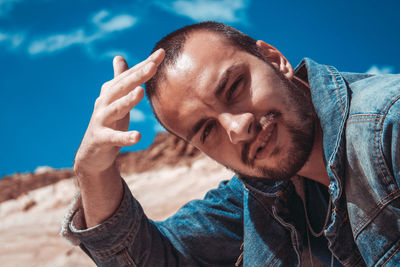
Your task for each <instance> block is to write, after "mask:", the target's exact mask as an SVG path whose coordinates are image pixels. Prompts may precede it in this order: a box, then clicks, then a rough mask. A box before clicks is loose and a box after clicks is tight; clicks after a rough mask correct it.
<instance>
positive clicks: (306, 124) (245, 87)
mask: <svg viewBox="0 0 400 267" xmlns="http://www.w3.org/2000/svg"><path fill="white" fill-rule="evenodd" d="M158 48H164V50H166V57H165V59H164V62H163V63H162V65H161V66H160V67H159V70H158V71H157V74H156V75H155V76H154V77H153V79H152V80H150V81H149V82H148V83H147V84H146V91H147V95H148V98H149V99H150V101H151V104H152V107H153V110H154V112H155V114H156V116H157V118H158V119H159V121H160V122H161V123H162V124H163V125H164V126H165V128H166V129H167V130H169V131H170V132H172V133H173V134H175V135H177V136H179V137H181V138H183V139H185V140H187V141H189V142H190V143H191V144H193V145H195V146H196V147H197V148H199V149H200V150H202V151H203V152H205V153H206V154H208V155H209V156H210V157H212V158H213V159H215V160H217V161H218V162H220V163H222V164H223V165H225V166H227V167H229V168H231V169H233V170H235V171H236V172H239V173H241V174H243V175H246V176H252V177H268V178H273V179H285V178H289V177H290V176H292V175H294V174H295V173H296V172H297V171H299V170H300V168H301V167H302V166H303V165H304V163H305V162H306V160H307V157H308V155H309V153H310V151H311V148H312V144H313V133H314V117H313V111H312V106H311V104H310V98H309V96H307V94H306V93H305V92H304V90H301V89H300V88H299V87H297V86H296V85H295V84H294V83H293V82H292V78H293V69H292V67H291V65H290V63H289V62H288V61H287V60H286V59H285V57H284V56H283V55H282V54H281V53H280V52H279V51H278V50H276V49H275V48H274V47H272V46H270V45H268V44H266V43H264V42H262V41H255V40H254V39H252V38H251V37H249V36H247V35H244V34H243V33H241V32H239V31H237V30H235V29H233V28H231V27H229V26H226V25H224V24H220V23H214V22H206V23H203V24H195V25H192V26H189V27H187V28H183V29H180V30H178V31H176V32H174V33H171V34H170V35H168V36H166V37H164V38H163V39H162V40H161V41H160V42H159V43H158V44H157V45H156V47H155V49H158Z"/></svg>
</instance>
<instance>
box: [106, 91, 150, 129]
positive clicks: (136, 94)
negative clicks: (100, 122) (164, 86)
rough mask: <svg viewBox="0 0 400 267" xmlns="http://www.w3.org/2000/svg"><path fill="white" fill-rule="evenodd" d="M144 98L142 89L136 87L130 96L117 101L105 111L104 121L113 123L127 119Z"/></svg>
mask: <svg viewBox="0 0 400 267" xmlns="http://www.w3.org/2000/svg"><path fill="white" fill-rule="evenodd" d="M143 97H144V90H143V88H142V87H139V86H138V87H136V88H135V89H134V90H133V91H131V92H130V93H129V94H127V95H125V96H123V97H121V98H119V99H117V100H115V101H114V102H113V103H111V104H110V105H109V106H108V107H107V108H106V110H105V113H104V119H105V121H106V122H108V123H113V122H115V121H117V120H120V119H122V118H123V117H125V116H126V115H127V114H128V113H129V112H130V110H131V109H133V107H134V106H136V105H137V104H138V103H139V102H140V101H141V100H142V99H143Z"/></svg>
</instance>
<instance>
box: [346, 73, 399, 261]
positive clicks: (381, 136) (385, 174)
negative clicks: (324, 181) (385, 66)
mask: <svg viewBox="0 0 400 267" xmlns="http://www.w3.org/2000/svg"><path fill="white" fill-rule="evenodd" d="M382 77H383V76H382ZM384 78H385V79H384V80H383V79H381V78H380V77H376V78H375V79H374V80H373V81H375V80H376V81H377V82H376V87H377V88H378V89H379V90H378V89H376V88H375V90H371V89H368V88H367V89H368V91H367V92H368V93H369V94H368V95H367V97H364V98H360V99H361V100H363V101H364V103H365V104H364V105H365V107H364V110H363V111H364V113H355V114H354V115H352V116H351V117H350V118H349V120H348V122H347V129H346V132H347V137H348V138H347V140H346V142H347V149H348V153H347V160H348V162H349V166H347V168H346V173H347V177H346V185H345V186H346V187H345V189H346V190H345V193H346V200H347V210H348V215H349V221H350V223H351V227H352V230H353V238H354V240H355V242H356V244H357V246H358V248H359V250H360V252H361V255H362V257H363V260H364V261H365V263H366V265H367V266H399V265H400V76H385V77H384ZM378 82H379V83H378ZM374 85H375V84H374ZM371 92H374V93H375V94H374V95H373V97H371V95H372V94H371ZM366 99H368V101H369V102H368V105H367V102H366ZM359 103H361V102H360V101H359ZM367 109H369V110H371V111H374V112H367V111H369V110H367ZM365 110H366V111H365Z"/></svg>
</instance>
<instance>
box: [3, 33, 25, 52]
mask: <svg viewBox="0 0 400 267" xmlns="http://www.w3.org/2000/svg"><path fill="white" fill-rule="evenodd" d="M24 39H25V34H23V33H11V34H10V33H4V32H0V44H2V43H3V44H6V45H7V46H8V47H9V48H11V49H15V48H18V47H19V46H20V45H21V44H22V42H23V41H24Z"/></svg>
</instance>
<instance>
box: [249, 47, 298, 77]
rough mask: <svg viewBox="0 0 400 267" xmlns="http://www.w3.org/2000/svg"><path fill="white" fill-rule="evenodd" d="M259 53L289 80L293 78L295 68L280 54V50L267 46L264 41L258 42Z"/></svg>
mask: <svg viewBox="0 0 400 267" xmlns="http://www.w3.org/2000/svg"><path fill="white" fill-rule="evenodd" d="M256 45H257V48H258V51H259V52H260V53H261V55H263V56H264V58H266V59H267V60H268V61H269V62H271V64H272V65H273V66H274V67H275V68H276V69H277V70H279V71H280V72H282V73H283V75H285V76H286V77H287V78H288V79H292V78H293V67H292V65H291V64H290V63H289V61H288V60H287V59H286V58H285V56H284V55H282V53H281V52H279V50H278V49H276V48H275V47H273V46H272V45H269V44H267V43H266V42H264V41H261V40H258V41H257V43H256Z"/></svg>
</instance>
